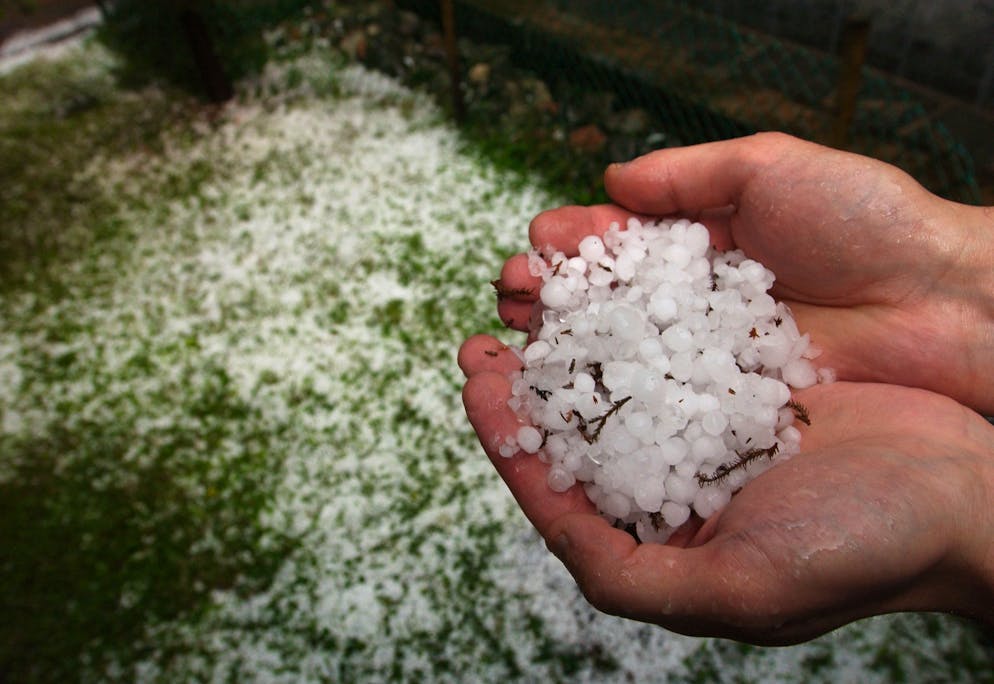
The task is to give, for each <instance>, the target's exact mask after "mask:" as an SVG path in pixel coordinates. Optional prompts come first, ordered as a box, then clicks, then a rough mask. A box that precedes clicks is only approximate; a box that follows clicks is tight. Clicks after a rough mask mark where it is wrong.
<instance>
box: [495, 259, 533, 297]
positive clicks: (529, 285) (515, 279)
mask: <svg viewBox="0 0 994 684" xmlns="http://www.w3.org/2000/svg"><path fill="white" fill-rule="evenodd" d="M494 286H495V287H496V288H497V296H498V297H500V298H501V299H514V300H518V301H524V302H534V301H535V300H537V299H538V294H539V291H540V290H541V289H542V279H541V278H539V277H538V276H533V275H532V274H531V272H530V271H529V270H528V255H527V254H515V255H514V256H513V257H511V258H510V259H508V260H507V261H505V262H504V266H503V267H502V268H501V270H500V280H498V281H497V282H496V283H495V285H494Z"/></svg>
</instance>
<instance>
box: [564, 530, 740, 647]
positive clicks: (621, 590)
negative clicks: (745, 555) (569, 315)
mask: <svg viewBox="0 0 994 684" xmlns="http://www.w3.org/2000/svg"><path fill="white" fill-rule="evenodd" d="M550 534H551V535H552V538H551V539H550V543H549V547H550V549H552V551H553V552H554V553H556V555H557V556H559V558H560V559H561V560H562V561H563V563H564V564H565V565H566V567H567V569H568V570H569V571H570V574H572V575H573V577H574V578H575V579H576V581H577V584H578V585H579V587H580V589H581V591H582V592H583V594H584V596H585V597H586V598H587V600H588V601H590V603H591V604H592V605H593V606H594V607H596V608H598V609H599V610H602V611H604V612H606V613H611V614H615V615H621V616H624V617H628V618H632V619H636V620H644V621H647V622H655V623H657V624H661V625H662V626H664V627H666V628H667V629H674V630H676V631H680V632H683V633H685V634H700V633H705V632H706V633H709V634H724V633H729V632H730V629H729V626H728V625H727V624H725V617H724V616H725V615H726V614H727V615H733V614H735V613H738V612H739V611H738V610H734V611H731V610H730V609H729V605H728V603H729V598H730V597H731V596H734V595H735V593H736V591H737V587H736V585H739V584H741V583H742V582H741V577H743V573H744V576H746V577H748V575H749V574H750V573H751V572H752V571H753V570H755V569H754V568H751V567H747V566H742V567H739V568H734V569H732V571H731V572H728V573H725V572H724V571H723V568H722V566H723V565H724V563H723V562H722V561H721V559H720V556H719V554H718V553H716V552H715V547H714V546H698V547H694V548H680V547H677V546H670V545H662V544H641V545H640V544H638V543H637V542H636V541H635V540H634V539H633V538H632V537H631V536H630V535H628V534H627V533H625V532H624V531H622V530H619V529H616V528H614V527H612V526H611V525H610V524H608V523H607V522H606V521H605V520H604V519H602V518H599V517H595V516H586V515H570V516H563V517H561V518H560V519H559V520H557V521H556V522H555V523H554V524H553V526H552V528H551V529H550Z"/></svg>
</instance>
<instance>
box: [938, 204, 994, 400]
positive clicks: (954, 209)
mask: <svg viewBox="0 0 994 684" xmlns="http://www.w3.org/2000/svg"><path fill="white" fill-rule="evenodd" d="M941 202H942V205H943V206H942V207H941V208H940V209H939V211H938V212H937V215H938V216H940V217H941V218H940V219H938V220H936V221H935V222H934V225H935V226H936V228H937V230H936V231H935V233H937V234H944V235H947V236H955V238H953V239H948V240H941V242H943V243H944V244H945V246H946V248H947V249H948V250H950V251H953V252H954V253H955V257H953V258H948V259H943V260H939V262H938V263H942V264H944V266H941V268H942V269H943V272H942V273H936V274H935V275H936V279H937V282H936V286H937V288H938V290H939V293H940V296H939V298H938V299H937V300H936V301H935V304H936V305H937V308H936V309H935V310H934V311H933V313H934V314H936V315H937V320H939V321H942V320H943V319H944V320H945V321H947V323H946V325H947V326H948V327H947V334H948V337H947V339H948V341H949V345H948V346H947V348H946V350H945V354H946V355H947V358H948V357H949V356H953V357H957V356H958V357H959V360H960V361H959V363H958V364H957V366H958V369H959V370H958V372H957V375H959V376H960V377H959V378H958V382H959V384H960V386H961V392H958V393H950V396H953V398H955V399H957V400H958V401H960V402H961V403H963V404H966V405H967V406H969V407H971V408H973V409H974V410H976V411H979V412H980V413H982V414H984V415H988V416H989V415H994V392H991V391H990V383H991V381H994V207H974V206H968V205H962V204H953V203H951V202H946V201H945V200H942V201H941ZM950 256H952V255H951V254H950ZM950 380H952V381H953V382H954V383H956V381H957V379H953V378H950Z"/></svg>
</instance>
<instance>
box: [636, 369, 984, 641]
mask: <svg viewBox="0 0 994 684" xmlns="http://www.w3.org/2000/svg"><path fill="white" fill-rule="evenodd" d="M801 396H802V398H803V400H804V401H805V402H806V403H807V405H808V407H809V409H810V410H811V414H812V416H813V425H812V426H811V427H810V428H807V429H806V430H805V434H804V440H803V442H802V453H801V454H800V455H798V456H796V457H795V458H794V459H791V460H790V461H787V462H785V463H782V464H779V465H778V466H777V467H775V468H772V469H771V470H769V471H768V472H766V473H764V474H763V475H762V476H760V477H759V478H757V479H756V480H754V481H753V482H750V483H749V484H748V485H747V486H746V487H745V488H744V489H743V490H742V491H741V492H740V493H739V494H738V495H737V496H736V497H735V498H734V499H733V500H732V502H731V504H730V505H729V506H728V507H727V508H726V509H724V510H723V511H721V512H720V513H719V514H718V515H716V516H714V517H712V518H711V519H710V520H708V521H707V523H706V524H705V525H704V526H703V527H702V528H701V529H700V530H699V531H698V532H697V534H696V535H695V536H694V537H693V538H692V539H691V540H690V541H689V543H688V548H694V549H699V550H703V551H706V552H707V554H708V556H709V558H708V560H707V567H709V572H711V573H714V574H713V576H712V581H713V582H714V583H715V587H714V588H713V592H714V593H712V601H713V597H714V596H715V595H717V596H719V597H720V599H719V601H718V603H717V604H715V603H712V605H713V606H714V607H715V608H716V609H717V610H716V613H715V614H714V615H715V617H717V618H718V621H717V622H716V623H710V624H709V623H707V622H705V623H704V624H703V625H702V624H701V623H699V622H698V621H699V620H700V616H701V615H702V614H704V615H706V614H707V613H708V611H707V609H706V607H704V606H701V605H697V606H692V608H691V610H690V611H689V612H688V615H693V616H694V621H693V622H692V623H691V624H689V625H687V626H688V627H690V630H691V631H694V632H698V631H700V629H701V627H702V626H704V627H706V629H705V630H704V631H706V632H707V633H722V632H724V633H725V634H727V635H728V636H733V637H737V638H745V639H750V640H756V641H761V642H766V643H785V642H793V641H799V640H803V639H808V638H811V637H813V636H816V635H818V634H821V633H823V632H826V631H828V630H830V629H834V628H835V627H838V626H839V625H842V624H845V623H847V622H850V621H852V620H854V619H857V618H859V617H864V616H868V615H874V614H879V613H884V612H891V611H895V610H909V609H911V610H937V609H940V608H942V607H944V606H945V607H948V606H949V605H950V604H953V605H959V606H960V607H961V608H965V607H967V606H969V605H970V603H971V601H976V597H977V594H976V591H977V587H976V586H973V585H962V586H960V587H958V591H959V592H961V593H958V594H957V595H955V596H951V595H950V594H949V591H948V588H943V582H942V580H943V579H945V578H948V576H950V575H953V574H955V573H957V572H960V574H962V571H963V569H964V568H966V567H968V566H970V565H971V564H972V563H974V562H975V561H977V559H976V558H972V559H971V553H972V552H973V551H975V552H976V553H977V554H978V556H980V557H982V556H983V554H984V553H985V551H984V550H983V549H971V550H968V551H967V552H964V548H965V546H964V543H963V533H962V530H963V529H976V528H977V527H978V526H980V525H983V524H985V523H984V522H983V520H982V519H977V520H974V519H970V516H971V515H974V514H975V513H976V512H977V511H979V510H982V508H983V502H984V501H986V496H987V494H988V493H987V492H986V491H985V489H984V487H985V486H986V485H984V484H982V483H983V482H984V480H983V478H981V477H978V475H979V474H980V473H982V472H984V471H985V469H986V468H988V466H987V465H986V463H985V455H984V449H987V450H990V448H991V446H992V445H994V440H992V439H991V434H990V433H991V432H992V431H991V430H989V429H988V428H987V426H986V425H984V424H983V421H982V419H980V418H979V416H976V415H975V414H973V413H972V412H970V411H968V410H966V409H963V408H962V407H961V406H959V405H958V404H956V403H955V402H952V401H950V400H948V399H946V398H944V397H941V396H938V395H935V394H931V393H928V392H924V391H919V390H912V389H907V388H901V387H893V386H887V385H860V384H851V383H838V384H834V385H829V386H822V387H817V388H813V389H812V390H808V391H807V392H804V393H801ZM923 425H924V426H926V427H923ZM970 503H975V504H980V505H979V506H978V507H977V508H973V507H971V506H970ZM729 578H731V581H729ZM641 617H643V618H644V617H645V616H644V615H642V616H641Z"/></svg>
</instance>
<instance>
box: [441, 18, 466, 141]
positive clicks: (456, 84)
mask: <svg viewBox="0 0 994 684" xmlns="http://www.w3.org/2000/svg"><path fill="white" fill-rule="evenodd" d="M441 2H442V32H443V33H444V34H445V53H446V57H447V58H448V62H449V85H450V87H451V88H452V115H453V116H454V117H455V119H456V122H458V123H462V122H463V120H464V119H465V118H466V105H465V104H464V103H463V99H462V77H461V76H460V74H459V46H458V44H457V43H456V12H455V8H454V7H453V3H452V0H441Z"/></svg>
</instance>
